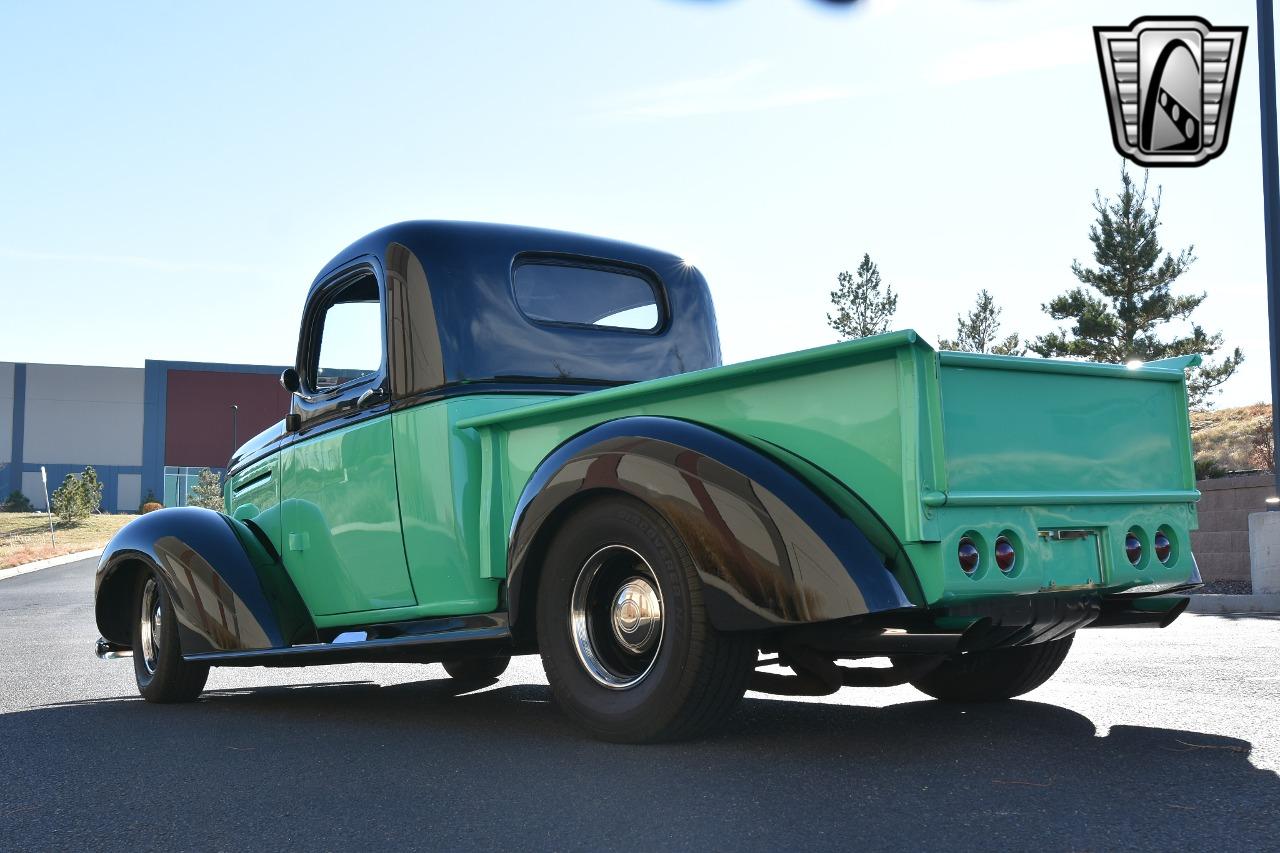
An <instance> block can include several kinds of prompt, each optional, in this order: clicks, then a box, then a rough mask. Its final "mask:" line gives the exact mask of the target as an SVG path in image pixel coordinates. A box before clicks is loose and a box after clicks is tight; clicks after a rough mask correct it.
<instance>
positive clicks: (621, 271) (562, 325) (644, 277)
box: [508, 252, 671, 336]
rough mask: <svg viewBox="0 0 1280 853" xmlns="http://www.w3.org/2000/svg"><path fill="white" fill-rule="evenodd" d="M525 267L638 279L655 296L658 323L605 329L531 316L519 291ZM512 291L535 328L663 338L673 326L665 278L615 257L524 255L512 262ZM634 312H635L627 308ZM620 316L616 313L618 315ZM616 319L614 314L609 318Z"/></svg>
mask: <svg viewBox="0 0 1280 853" xmlns="http://www.w3.org/2000/svg"><path fill="white" fill-rule="evenodd" d="M524 266H544V267H569V268H576V269H588V270H598V271H600V272H608V273H614V274H616V275H626V276H631V277H632V278H638V279H640V280H641V281H643V282H644V283H645V284H647V285H648V286H649V290H650V292H651V293H652V294H653V304H654V307H655V308H656V309H657V312H658V322H657V323H656V324H654V325H653V326H652V327H651V328H648V329H636V328H632V327H629V326H605V325H601V324H599V323H575V322H572V321H569V320H546V319H542V318H540V317H533V316H530V315H529V313H528V312H526V311H525V310H524V306H523V305H521V304H520V294H519V293H518V292H517V290H516V273H517V272H518V271H519V270H520V268H521V267H524ZM508 278H509V283H510V290H511V301H512V303H513V304H514V305H515V306H516V311H517V312H519V314H520V316H521V317H522V318H524V320H525V322H527V323H530V324H532V325H534V326H545V327H549V328H553V329H585V330H587V331H591V332H620V333H624V334H629V335H650V336H653V335H661V334H662V333H663V332H665V331H666V330H667V327H668V326H669V325H670V324H671V308H670V304H669V303H668V301H667V290H666V288H665V287H664V286H663V283H662V277H661V276H659V275H658V274H657V273H656V272H654V271H653V270H651V269H649V268H648V267H645V266H641V265H640V264H633V263H628V262H626V261H619V260H616V259H612V258H596V257H591V256H589V255H571V254H563V253H558V252H521V253H520V254H518V255H516V256H515V258H513V259H512V261H511V272H510V275H509V276H508ZM624 310H633V309H624ZM615 313H616V312H615ZM606 316H612V315H606Z"/></svg>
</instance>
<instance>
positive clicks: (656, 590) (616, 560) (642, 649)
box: [569, 545, 664, 690]
mask: <svg viewBox="0 0 1280 853" xmlns="http://www.w3.org/2000/svg"><path fill="white" fill-rule="evenodd" d="M569 617H570V619H569V630H570V632H571V634H572V639H573V646H574V650H575V651H576V652H577V654H578V660H579V661H581V662H582V666H583V668H584V669H585V670H586V671H587V674H588V675H589V676H591V678H592V680H594V681H595V682H596V683H597V684H600V685H602V686H604V687H608V688H610V689H613V690H626V689H627V688H630V687H635V686H636V685H637V684H639V683H640V682H641V681H643V680H644V678H645V676H647V675H648V674H649V672H650V671H651V670H652V669H653V664H654V662H655V661H657V659H658V652H659V651H660V650H661V648H662V637H663V630H664V629H663V621H664V620H663V604H662V589H661V587H659V585H658V578H657V575H655V574H654V572H653V569H652V568H651V567H650V566H649V564H648V562H646V561H645V559H644V557H642V556H640V554H639V553H638V552H636V551H635V550H634V549H632V548H628V547H627V546H626V545H606V546H605V547H604V548H601V549H600V550H599V551H596V552H595V553H594V554H592V555H591V556H590V557H588V558H587V561H586V562H585V563H583V564H582V567H581V568H580V569H579V570H578V578H577V580H576V581H574V584H573V595H572V598H571V600H570V604H569Z"/></svg>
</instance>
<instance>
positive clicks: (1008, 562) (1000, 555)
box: [996, 536, 1018, 574]
mask: <svg viewBox="0 0 1280 853" xmlns="http://www.w3.org/2000/svg"><path fill="white" fill-rule="evenodd" d="M1016 562H1018V552H1017V551H1015V550H1014V549H1013V543H1012V542H1010V541H1009V540H1008V539H1006V538H1005V537H1003V536H1001V537H1000V538H999V539H997V540H996V565H997V566H999V567H1000V571H1002V572H1004V573H1005V574H1008V573H1009V572H1011V571H1013V566H1014V564H1015V563H1016Z"/></svg>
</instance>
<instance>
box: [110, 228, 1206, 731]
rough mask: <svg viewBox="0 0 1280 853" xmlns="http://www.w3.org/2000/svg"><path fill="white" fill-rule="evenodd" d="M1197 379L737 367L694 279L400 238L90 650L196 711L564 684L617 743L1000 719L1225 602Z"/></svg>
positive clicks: (333, 296) (661, 270)
mask: <svg viewBox="0 0 1280 853" xmlns="http://www.w3.org/2000/svg"><path fill="white" fill-rule="evenodd" d="M1188 363H1190V362H1189V360H1170V361H1165V362H1156V363H1151V364H1145V365H1142V366H1137V367H1133V368H1130V367H1124V366H1116V365H1104V364H1087V363H1079V362H1064V361H1049V360H1041V359H1025V358H1008V357H1000V356H986V355H972V354H963V353H952V352H941V353H940V352H936V351H935V350H934V349H933V348H932V347H930V346H929V345H928V344H927V343H926V342H925V341H924V340H922V339H921V338H920V337H919V336H917V335H916V334H915V333H913V332H910V331H902V332H894V333H891V334H885V335H880V336H877V337H871V338H865V339H862V340H856V341H850V342H846V343H839V344H834V345H831V346H824V347H819V348H816V349H812V350H807V351H804V352H798V353H792V354H788V355H781V356H776V357H772V358H765V359H761V360H758V361H752V362H747V363H741V364H734V365H730V366H722V365H721V363H720V348H719V341H718V335H717V329H716V320H715V314H714V311H713V308H712V303H711V298H710V295H709V292H708V289H707V285H706V282H705V281H704V279H703V277H702V275H701V274H700V273H699V272H698V270H697V269H695V268H694V267H692V266H690V265H688V264H686V263H684V262H682V261H681V260H680V259H679V258H677V257H674V256H672V255H670V254H666V253H664V252H659V251H654V250H651V249H646V248H642V247H639V246H635V245H631V244H627V243H621V242H615V241H612V240H605V239H598V238H593V237H585V236H580V235H575V234H567V233H560V232H555V231H547V230H538V229H529V228H517V227H509V226H497V225H483V224H471V223H455V222H410V223H404V224H400V225H395V226H391V227H389V228H385V229H382V230H380V231H377V232H374V233H373V234H370V235H369V236H367V237H365V238H364V239H362V240H360V241H358V242H356V243H355V244H353V245H352V246H351V247H350V248H348V249H346V250H345V251H343V252H341V253H340V254H339V255H338V256H337V257H336V258H335V259H334V260H333V261H332V262H331V263H330V264H329V265H328V266H327V267H325V269H324V271H323V272H321V274H320V275H319V276H318V277H317V278H316V280H315V282H314V284H312V286H311V290H310V292H309V294H308V296H307V300H306V305H305V308H304V310H303V315H302V327H301V334H300V337H299V344H298V356H297V363H296V367H293V368H290V369H288V370H285V371H284V374H283V376H282V377H281V381H282V383H283V384H284V386H285V388H287V389H288V390H289V391H290V392H291V393H292V403H291V406H290V410H289V412H288V413H287V414H285V413H282V414H284V418H283V420H282V421H281V422H280V423H279V425H278V426H276V427H274V428H272V429H269V430H267V431H266V432H264V433H262V434H261V435H259V436H257V437H256V438H254V439H253V440H252V441H250V442H249V443H248V444H246V445H245V446H244V447H242V448H240V449H239V450H238V451H237V452H236V454H235V456H234V457H233V458H232V460H231V461H230V464H229V470H228V474H227V480H226V493H225V500H226V514H220V513H216V512H212V511H209V510H203V509H194V508H171V509H164V510H160V511H157V512H153V513H150V514H147V515H143V516H141V517H139V518H138V519H136V520H135V521H133V522H131V523H130V524H128V525H127V526H126V527H124V528H123V529H122V530H121V531H120V533H119V534H117V535H116V537H115V538H114V539H113V540H112V541H111V543H110V544H109V545H108V547H107V549H106V551H105V553H104V554H103V556H102V561H101V564H100V567H99V569H98V574H97V584H96V608H97V610H96V612H97V622H98V627H99V630H100V631H101V634H102V638H101V639H100V640H99V641H98V653H99V655H100V656H102V657H117V656H126V655H127V656H131V657H132V659H133V663H134V672H135V675H136V679H137V684H138V689H139V690H140V691H141V693H142V696H143V697H144V698H146V699H148V700H150V701H155V702H179V701H190V700H194V699H195V698H196V697H197V696H198V695H199V694H200V692H201V691H202V689H203V687H204V684H205V679H206V677H207V675H208V671H209V667H210V666H215V665H216V666H304V665H309V664H328V663H343V662H352V661H405V662H419V663H420V662H443V664H444V667H445V669H446V670H447V671H448V673H449V674H450V675H452V676H453V677H455V678H460V679H468V680H477V681H479V680H492V679H494V678H496V677H497V676H498V675H500V674H501V673H502V672H503V670H504V669H505V667H506V666H507V664H508V662H509V660H510V656H511V655H514V654H526V653H535V652H537V653H540V654H541V656H542V661H543V664H544V666H545V668H546V673H547V677H548V680H549V681H550V684H551V687H552V689H553V692H554V695H555V697H556V699H557V701H558V702H559V704H560V705H561V707H562V708H563V709H564V710H565V711H566V712H567V713H568V714H569V715H570V716H571V717H573V718H574V719H575V720H577V721H578V722H579V723H581V724H582V725H583V726H585V727H586V728H587V729H588V730H589V731H591V732H592V733H593V734H595V735H597V736H599V737H602V738H607V739H612V740H619V741H653V740H663V739H672V738H680V737H688V736H692V735H696V734H698V733H700V732H704V731H706V730H708V729H709V728H710V727H711V726H713V725H714V724H716V723H717V722H718V721H720V720H721V719H723V718H724V717H725V715H726V714H727V713H728V712H729V711H730V710H731V709H732V708H733V706H734V704H735V703H736V702H737V701H738V700H739V699H740V698H741V697H742V695H743V693H744V691H745V690H747V689H752V690H759V691H766V692H774V693H783V694H825V693H830V692H833V691H835V690H837V689H838V688H839V687H841V686H843V685H853V686H875V685H896V684H903V683H908V682H909V683H911V684H913V685H915V686H916V687H917V688H919V689H920V690H922V691H924V692H925V693H927V694H929V695H931V696H934V697H937V698H939V699H944V700H955V701H983V700H996V699H1005V698H1008V697H1011V696H1015V695H1019V694H1021V693H1025V692H1027V691H1029V690H1031V689H1033V688H1035V687H1037V686H1039V685H1040V684H1042V683H1043V682H1044V681H1045V680H1046V679H1048V678H1049V677H1050V676H1051V675H1052V674H1053V672H1054V671H1055V670H1056V669H1057V668H1058V667H1059V665H1060V664H1061V663H1062V661H1063V659H1064V658H1065V656H1066V654H1067V651H1068V649H1069V648H1070V646H1071V641H1072V637H1073V635H1074V632H1075V631H1076V630H1078V629H1080V628H1085V627H1090V626H1120V625H1147V626H1163V625H1167V624H1169V623H1170V622H1171V621H1173V619H1174V618H1176V617H1177V615H1178V614H1179V613H1180V612H1181V611H1182V610H1183V609H1184V608H1185V606H1186V603H1187V599H1186V598H1185V597H1183V596H1178V595H1171V594H1170V593H1173V592H1176V591H1180V590H1186V589H1189V588H1191V587H1193V586H1195V585H1196V584H1198V583H1199V582H1200V577H1199V574H1198V572H1197V569H1196V564H1195V560H1194V558H1193V557H1192V554H1191V550H1190V548H1189V547H1188V531H1190V530H1191V529H1192V528H1194V527H1195V524H1196V515H1195V500H1196V498H1197V496H1198V495H1197V492H1196V491H1195V489H1194V475H1193V467H1192V459H1191V451H1190V441H1189V432H1188V419H1187V399H1186V390H1185V384H1184V368H1185V367H1186V366H1187V365H1188ZM1150 643H1151V639H1150V638H1148V637H1146V636H1143V637H1142V638H1141V639H1140V640H1136V641H1135V644H1134V654H1142V653H1143V647H1145V646H1147V645H1149V644H1150ZM762 653H763V654H762ZM873 658H888V660H889V661H890V663H891V665H889V666H883V665H878V666H867V665H854V666H845V665H840V664H839V663H837V661H841V660H844V661H863V662H865V661H867V660H870V659H873Z"/></svg>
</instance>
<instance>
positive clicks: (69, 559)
mask: <svg viewBox="0 0 1280 853" xmlns="http://www.w3.org/2000/svg"><path fill="white" fill-rule="evenodd" d="M101 556H102V549H101V548H98V549H97V550H96V551H77V552H76V553H74V554H63V555H62V556H60V557H50V558H49V559H47V560H37V561H36V562H34V563H26V564H25V565H21V566H13V567H12V568H8V569H0V581H2V580H6V579H8V578H16V577H17V576H18V575H25V574H28V573H29V572H38V571H40V570H41V569H52V568H53V567H54V566H64V565H66V564H67V563H74V562H76V561H77V560H87V559H89V558H90V557H101Z"/></svg>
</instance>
